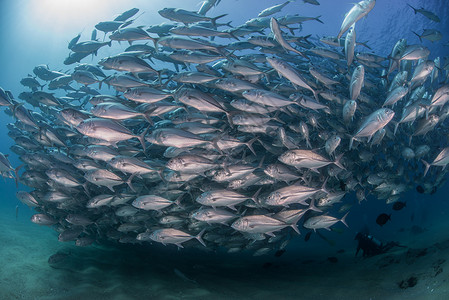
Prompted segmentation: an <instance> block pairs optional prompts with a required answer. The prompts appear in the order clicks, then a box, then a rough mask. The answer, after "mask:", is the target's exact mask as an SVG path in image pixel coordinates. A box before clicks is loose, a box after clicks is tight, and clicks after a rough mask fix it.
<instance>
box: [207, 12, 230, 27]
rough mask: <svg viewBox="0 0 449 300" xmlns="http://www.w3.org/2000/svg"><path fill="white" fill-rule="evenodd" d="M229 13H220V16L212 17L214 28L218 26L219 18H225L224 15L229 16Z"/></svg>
mask: <svg viewBox="0 0 449 300" xmlns="http://www.w3.org/2000/svg"><path fill="white" fill-rule="evenodd" d="M227 15H228V14H222V15H219V16H218V17H215V18H212V19H210V22H211V23H212V26H213V27H214V28H217V20H218V19H220V18H223V17H225V16H227Z"/></svg>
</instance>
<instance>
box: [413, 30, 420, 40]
mask: <svg viewBox="0 0 449 300" xmlns="http://www.w3.org/2000/svg"><path fill="white" fill-rule="evenodd" d="M412 32H413V33H414V34H415V35H416V36H417V37H418V38H419V41H420V42H421V43H422V38H421V36H420V35H419V34H417V33H416V32H414V31H413V30H412Z"/></svg>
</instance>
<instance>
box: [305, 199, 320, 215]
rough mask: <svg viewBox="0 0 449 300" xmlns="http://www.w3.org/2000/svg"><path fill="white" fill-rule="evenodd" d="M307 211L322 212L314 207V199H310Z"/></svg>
mask: <svg viewBox="0 0 449 300" xmlns="http://www.w3.org/2000/svg"><path fill="white" fill-rule="evenodd" d="M308 210H313V211H316V212H323V211H322V210H321V209H319V208H318V207H316V206H315V199H314V198H312V200H311V201H310V204H309V208H308Z"/></svg>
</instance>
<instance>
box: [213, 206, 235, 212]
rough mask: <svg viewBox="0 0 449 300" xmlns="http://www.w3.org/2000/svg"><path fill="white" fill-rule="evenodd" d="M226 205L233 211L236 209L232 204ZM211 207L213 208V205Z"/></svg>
mask: <svg viewBox="0 0 449 300" xmlns="http://www.w3.org/2000/svg"><path fill="white" fill-rule="evenodd" d="M227 207H228V208H230V209H232V210H234V211H237V208H235V206H234V205H228V206H227ZM213 209H215V207H213Z"/></svg>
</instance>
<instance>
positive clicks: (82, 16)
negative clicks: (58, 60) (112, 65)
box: [27, 0, 115, 33]
mask: <svg viewBox="0 0 449 300" xmlns="http://www.w3.org/2000/svg"><path fill="white" fill-rule="evenodd" d="M114 2H115V1H111V0H109V1H108V0H40V1H36V0H32V1H29V10H28V14H29V16H28V18H27V19H28V21H31V22H33V23H34V25H35V26H37V27H38V28H35V29H40V30H46V31H48V32H54V33H66V32H70V31H73V30H74V29H76V30H79V31H80V30H83V28H91V27H92V24H95V23H96V22H98V20H99V19H101V18H102V17H103V16H107V18H111V17H112V16H113V15H114V13H113V12H112V11H111V10H112V9H111V8H112V7H113V5H111V4H113V3H114Z"/></svg>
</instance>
